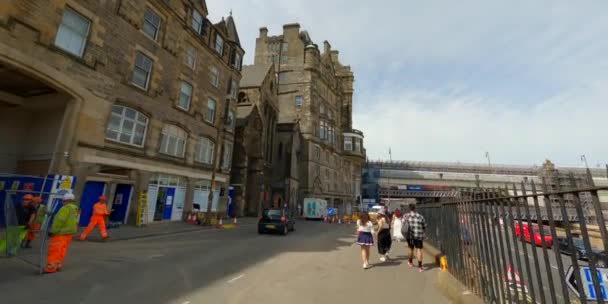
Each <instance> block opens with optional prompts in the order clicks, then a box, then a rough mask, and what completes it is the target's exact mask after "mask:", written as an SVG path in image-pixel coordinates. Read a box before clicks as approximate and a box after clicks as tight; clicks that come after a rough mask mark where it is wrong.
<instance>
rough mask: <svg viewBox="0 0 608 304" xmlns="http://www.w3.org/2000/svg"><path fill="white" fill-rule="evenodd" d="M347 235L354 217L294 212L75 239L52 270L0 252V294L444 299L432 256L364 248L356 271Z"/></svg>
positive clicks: (55, 298) (307, 300)
mask: <svg viewBox="0 0 608 304" xmlns="http://www.w3.org/2000/svg"><path fill="white" fill-rule="evenodd" d="M354 239H355V234H354V225H337V224H334V225H332V224H326V223H322V222H307V221H298V222H297V224H296V231H295V232H293V233H290V234H289V235H287V236H280V235H258V234H257V230H256V228H255V226H253V225H241V226H240V227H238V228H236V229H225V230H217V229H199V230H193V231H187V232H180V233H174V234H169V235H157V236H149V237H145V238H135V239H131V240H128V241H121V242H106V243H100V242H74V243H72V244H71V245H70V248H69V251H68V254H67V257H66V262H65V265H64V269H63V271H62V272H60V273H56V274H48V275H38V274H37V272H36V268H34V267H33V266H32V265H30V264H28V263H24V262H23V261H22V260H21V259H16V258H12V259H0V269H2V271H1V272H0V296H1V298H2V302H3V303H85V304H88V303H104V304H105V303H169V304H173V303H177V304H195V303H204V304H208V303H213V304H215V303H235V304H236V303H248V304H249V303H254V304H255V303H264V304H272V303H285V302H288V303H292V304H311V303H349V304H351V303H352V304H356V303H365V304H367V303H370V302H372V301H382V302H385V301H386V302H391V301H394V302H399V303H402V302H408V303H450V301H449V300H448V299H447V298H445V297H444V296H443V295H442V294H441V293H440V292H439V290H438V288H437V286H436V284H437V279H438V274H439V269H438V268H435V266H434V265H435V264H434V263H432V261H431V259H430V258H429V259H428V260H427V261H428V263H427V264H426V266H427V267H428V269H427V270H426V271H425V272H423V273H419V272H418V271H417V270H416V269H412V268H409V267H408V266H407V261H406V260H405V257H404V256H403V254H402V253H405V245H404V244H396V245H395V247H394V248H393V252H392V253H391V254H392V257H393V260H392V261H391V262H384V263H381V262H379V261H378V255H377V253H376V250H372V255H371V262H372V264H373V265H374V267H372V268H371V269H368V270H364V269H362V267H361V261H360V249H359V247H358V246H356V245H355V244H354ZM32 291H35V292H32Z"/></svg>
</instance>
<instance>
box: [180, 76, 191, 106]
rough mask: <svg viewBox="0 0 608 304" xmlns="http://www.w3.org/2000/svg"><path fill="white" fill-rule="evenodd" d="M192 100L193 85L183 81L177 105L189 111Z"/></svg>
mask: <svg viewBox="0 0 608 304" xmlns="http://www.w3.org/2000/svg"><path fill="white" fill-rule="evenodd" d="M191 101H192V85H191V84H189V83H187V82H185V81H182V85H181V88H180V90H179V99H178V101H177V106H178V107H179V108H181V109H184V110H186V111H188V110H189V109H190V102H191Z"/></svg>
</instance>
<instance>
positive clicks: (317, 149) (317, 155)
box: [315, 145, 321, 160]
mask: <svg viewBox="0 0 608 304" xmlns="http://www.w3.org/2000/svg"><path fill="white" fill-rule="evenodd" d="M315 159H316V160H321V147H320V146H318V145H315Z"/></svg>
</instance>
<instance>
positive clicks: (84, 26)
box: [55, 8, 91, 57]
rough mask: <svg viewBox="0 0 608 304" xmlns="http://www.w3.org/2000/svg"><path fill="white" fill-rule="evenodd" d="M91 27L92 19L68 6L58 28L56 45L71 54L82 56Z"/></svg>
mask: <svg viewBox="0 0 608 304" xmlns="http://www.w3.org/2000/svg"><path fill="white" fill-rule="evenodd" d="M90 27H91V21H89V20H88V19H86V18H84V17H83V16H81V15H80V14H78V13H76V12H75V11H73V10H72V9H70V8H66V9H65V10H64V11H63V16H62V17H61V24H59V29H58V30H57V36H56V37H55V45H56V46H57V47H59V48H61V49H62V50H64V51H67V52H68V53H70V54H73V55H76V56H78V57H82V54H83V53H84V47H85V45H86V44H87V36H88V35H89V28H90Z"/></svg>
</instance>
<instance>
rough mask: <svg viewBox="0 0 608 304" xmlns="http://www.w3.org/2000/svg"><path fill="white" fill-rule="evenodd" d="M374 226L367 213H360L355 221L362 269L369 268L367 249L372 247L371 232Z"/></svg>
mask: <svg viewBox="0 0 608 304" xmlns="http://www.w3.org/2000/svg"><path fill="white" fill-rule="evenodd" d="M373 229H374V226H373V224H372V221H371V220H370V219H369V215H368V214H367V213H362V214H361V216H360V217H359V219H358V220H357V244H359V245H360V246H361V259H362V260H363V269H367V268H369V247H371V246H373V245H374V237H373V236H372V230H373Z"/></svg>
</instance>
